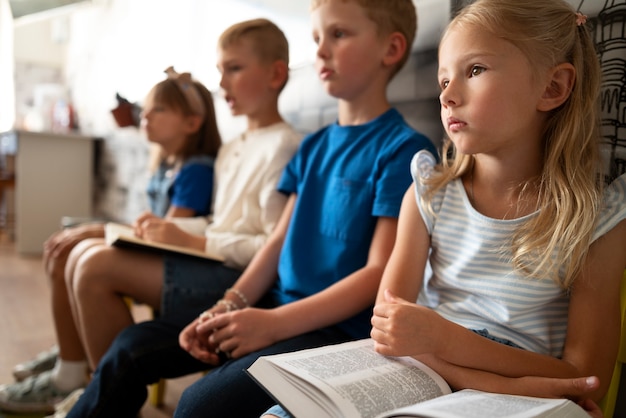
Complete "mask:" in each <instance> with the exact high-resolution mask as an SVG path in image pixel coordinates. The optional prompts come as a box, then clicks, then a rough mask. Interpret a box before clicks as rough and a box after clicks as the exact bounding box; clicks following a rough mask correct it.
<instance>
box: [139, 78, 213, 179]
mask: <svg viewBox="0 0 626 418" xmlns="http://www.w3.org/2000/svg"><path fill="white" fill-rule="evenodd" d="M192 83H193V86H194V88H195V89H196V90H197V92H198V93H199V95H200V97H201V99H202V102H203V104H204V109H205V112H204V113H205V114H204V118H203V120H202V124H201V125H200V128H199V129H198V130H197V131H196V132H194V133H192V134H190V135H189V136H188V137H187V139H186V141H185V144H184V145H183V147H182V149H181V150H180V152H179V153H178V155H176V160H177V163H178V165H180V164H181V163H182V162H183V161H185V160H187V159H189V158H190V157H193V156H197V155H208V156H210V157H213V158H215V157H216V156H217V151H218V150H219V148H220V146H221V145H222V137H221V136H220V133H219V129H218V126H217V119H216V117H215V108H214V107H213V96H212V95H211V92H209V90H208V89H207V88H206V87H205V86H204V85H203V84H202V83H200V82H199V81H197V80H192ZM146 103H148V104H150V103H151V104H156V103H158V104H160V105H162V106H165V107H167V108H170V109H173V110H175V111H177V112H180V113H182V114H183V115H185V116H192V115H195V114H196V113H197V112H195V111H194V110H193V109H192V107H191V105H190V103H189V100H187V98H186V97H185V95H184V94H183V91H182V90H181V88H180V86H179V85H178V83H177V82H176V81H175V80H174V79H171V78H168V79H166V80H163V81H161V82H159V83H157V84H156V85H155V86H154V87H152V89H151V90H150V92H149V93H148V96H147V98H146ZM165 157H166V156H165V154H164V152H163V150H162V149H161V148H160V147H155V148H153V151H152V153H151V157H150V164H149V165H150V169H151V170H152V171H153V172H154V171H155V170H156V169H157V168H158V167H159V165H160V164H161V162H162V161H163V160H164V158H165Z"/></svg>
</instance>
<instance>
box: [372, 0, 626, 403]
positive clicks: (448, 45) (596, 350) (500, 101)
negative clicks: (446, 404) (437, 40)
mask: <svg viewBox="0 0 626 418" xmlns="http://www.w3.org/2000/svg"><path fill="white" fill-rule="evenodd" d="M585 22H586V17H585V16H583V15H582V14H580V13H576V12H575V11H574V10H572V9H571V7H570V6H569V5H568V4H567V3H566V2H565V1H562V0H533V1H527V2H520V1H518V0H478V1H477V2H475V3H473V4H472V5H470V6H467V7H466V8H464V9H463V10H462V11H461V12H460V13H459V14H458V15H457V16H456V17H455V18H454V19H453V20H452V22H451V23H450V25H449V26H448V28H447V30H446V31H445V33H444V35H443V38H442V41H441V44H440V48H439V72H438V79H439V84H440V87H441V95H440V103H441V119H442V122H443V124H444V128H445V130H446V133H447V135H448V137H449V141H447V143H446V146H445V147H444V150H443V152H442V163H441V164H439V165H436V164H435V159H434V158H433V157H432V155H429V154H428V153H418V154H417V155H416V157H415V158H414V160H413V162H412V166H411V169H412V174H413V178H414V185H413V187H411V188H410V189H409V190H408V191H407V193H406V195H405V198H404V201H403V204H402V210H401V214H400V220H399V226H398V236H397V240H396V244H395V247H394V250H393V253H392V256H391V258H390V261H389V263H388V265H387V268H386V270H385V274H384V276H383V280H382V282H381V287H380V290H379V294H378V297H377V304H376V306H375V308H374V315H373V317H372V325H373V328H372V332H371V336H372V338H373V339H374V340H375V341H376V350H377V351H378V352H379V353H381V354H385V355H410V356H413V357H416V358H418V359H420V360H422V361H423V362H425V363H427V364H428V365H430V366H431V367H433V368H434V369H435V370H437V371H438V372H439V373H441V374H442V375H443V376H444V378H445V379H446V380H447V381H448V382H449V383H450V385H451V386H452V387H453V388H454V389H463V388H475V389H481V390H486V391H492V392H507V393H518V394H526V395H536V396H547V394H546V392H545V386H535V385H533V382H537V381H538V380H537V379H542V378H568V379H569V378H574V377H580V376H597V377H599V381H600V384H599V385H597V384H594V385H593V386H594V388H595V390H594V391H592V392H590V393H589V397H590V398H591V399H593V400H595V401H597V400H599V399H601V397H602V396H603V395H604V394H605V392H606V390H607V387H608V385H609V382H610V378H611V373H612V370H613V365H614V361H615V357H616V352H617V348H618V341H619V337H620V315H619V296H618V294H619V289H620V283H621V277H622V273H623V271H624V268H625V267H626V250H625V248H626V221H625V220H624V219H625V218H626V175H622V176H621V177H620V178H618V179H617V180H616V181H615V182H614V183H613V184H611V185H610V186H608V187H606V188H603V187H602V183H601V181H600V180H599V175H598V173H599V172H600V161H599V157H598V155H599V151H598V145H599V138H600V136H599V125H598V121H599V118H598V93H599V85H600V70H599V64H598V58H597V56H596V54H595V50H594V47H593V43H592V39H591V36H590V33H589V32H588V30H587V28H586V26H585ZM416 299H417V301H418V302H417V304H415V303H410V302H408V301H415V300H416ZM554 382H557V380H554ZM555 384H556V383H555ZM541 387H543V389H541ZM563 395H565V394H563Z"/></svg>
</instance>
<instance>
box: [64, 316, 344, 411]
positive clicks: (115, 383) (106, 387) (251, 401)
mask: <svg viewBox="0 0 626 418" xmlns="http://www.w3.org/2000/svg"><path fill="white" fill-rule="evenodd" d="M188 322H190V320H183V321H181V320H179V319H175V318H158V319H156V320H153V321H147V322H142V323H139V324H136V325H133V326H131V327H129V328H127V329H126V330H124V331H123V332H122V333H121V334H120V335H119V336H118V337H117V338H116V339H115V341H114V343H113V345H112V346H111V348H110V349H109V350H108V351H107V353H106V355H105V356H104V357H103V358H102V360H101V362H100V364H99V366H98V368H97V370H96V372H95V373H94V376H93V379H92V381H91V383H89V385H88V386H87V388H86V389H85V392H84V393H83V394H82V396H81V397H80V398H79V400H78V402H77V403H76V405H75V406H74V407H73V408H72V410H71V411H70V413H69V414H68V415H67V418H79V417H80V418H87V417H90V418H95V417H102V418H105V417H106V418H110V417H115V418H124V417H129V418H136V417H137V414H138V413H139V411H140V410H141V407H142V406H143V404H144V403H145V400H146V398H147V388H146V386H147V385H148V384H150V383H154V382H156V381H158V380H159V379H160V378H174V377H180V376H184V375H187V374H191V373H195V372H198V371H202V370H206V369H207V364H206V363H202V362H200V361H198V360H196V359H195V358H193V357H192V356H191V355H189V354H188V353H187V352H186V351H184V350H183V349H181V348H180V346H179V345H178V334H179V332H180V331H181V329H182V327H183V326H185V325H187V323H188ZM349 339H350V338H349V336H348V335H347V334H345V333H344V332H343V331H341V330H339V329H338V328H327V329H324V330H319V331H314V332H311V333H308V334H304V335H300V336H298V337H295V338H291V339H289V340H285V341H281V342H279V343H277V344H274V345H273V346H270V347H267V348H265V349H263V350H260V351H257V352H254V353H251V354H249V355H247V356H245V357H242V358H239V359H235V360H229V361H227V362H226V363H224V364H222V365H221V366H219V367H216V368H214V369H213V370H212V371H211V372H210V373H208V374H207V375H205V376H203V377H202V378H200V379H199V380H198V381H197V382H195V383H194V384H192V385H191V386H190V387H189V388H187V389H186V390H185V391H184V392H183V395H182V397H181V399H180V401H179V403H178V407H177V409H176V411H175V414H174V417H176V418H183V417H194V418H195V417H209V416H210V417H238V418H240V417H241V418H243V417H255V418H257V417H259V416H260V415H261V413H262V412H263V411H265V410H266V409H267V408H269V407H270V406H271V405H273V404H274V403H275V401H274V400H273V399H272V398H271V397H270V396H269V395H268V394H267V392H265V390H264V389H262V388H261V386H259V385H257V384H256V383H255V382H254V380H252V378H250V377H249V376H248V374H247V373H246V371H245V370H246V369H247V368H248V367H249V366H250V365H251V364H252V363H254V361H255V360H256V359H257V358H258V357H259V356H262V355H269V354H277V353H284V352H289V351H296V350H301V349H305V348H313V347H318V346H322V345H328V344H334V343H339V342H344V341H347V340H349Z"/></svg>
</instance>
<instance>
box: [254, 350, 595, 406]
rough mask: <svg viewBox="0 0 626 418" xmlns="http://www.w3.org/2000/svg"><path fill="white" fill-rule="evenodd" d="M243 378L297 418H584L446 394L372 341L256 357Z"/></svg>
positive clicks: (426, 371) (504, 399) (532, 401)
mask: <svg viewBox="0 0 626 418" xmlns="http://www.w3.org/2000/svg"><path fill="white" fill-rule="evenodd" d="M248 373H249V374H250V375H251V376H252V378H253V379H255V380H256V381H257V383H259V384H260V385H261V386H262V387H264V388H265V390H267V392H268V393H269V394H270V395H271V396H272V397H273V398H274V399H276V401H277V402H278V403H279V404H281V405H282V406H283V408H285V409H286V410H287V411H288V412H289V413H290V414H291V415H293V416H294V417H296V418H300V417H316V418H324V417H337V418H352V417H354V418H356V417H362V418H392V417H394V418H395V417H430V418H472V417H476V418H478V417H480V418H483V417H507V418H511V417H515V418H529V417H564V416H566V417H568V418H569V417H573V418H589V415H588V414H587V413H586V412H585V411H584V410H583V409H582V408H581V407H579V406H578V405H576V404H575V403H574V402H572V401H569V400H567V399H543V398H532V397H525V396H514V395H502V394H495V393H487V392H480V391H474V390H462V391H459V392H455V393H451V390H450V387H449V386H448V384H447V383H446V382H445V381H444V380H443V378H442V377H441V376H439V375H438V374H437V373H436V372H434V371H433V370H432V369H430V368H429V367H427V366H426V365H424V364H422V363H420V362H419V361H417V360H415V359H413V358H410V357H385V356H382V355H380V354H378V353H376V352H375V351H374V343H373V341H372V340H371V339H364V340H358V341H351V342H347V343H343V344H337V345H330V346H325V347H320V348H314V349H310V350H302V351H296V352H292V353H285V354H277V355H272V356H262V357H259V358H258V359H257V360H256V361H255V362H254V363H253V364H252V366H250V367H249V368H248Z"/></svg>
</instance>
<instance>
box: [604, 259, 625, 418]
mask: <svg viewBox="0 0 626 418" xmlns="http://www.w3.org/2000/svg"><path fill="white" fill-rule="evenodd" d="M620 298H621V301H622V303H621V310H622V312H621V314H622V335H621V337H620V345H619V351H618V353H617V360H616V361H615V369H614V370H613V377H612V378H611V385H610V386H609V390H608V392H607V393H606V395H605V396H604V399H602V402H600V408H601V409H602V412H603V413H604V416H605V418H611V417H613V414H614V413H615V403H616V402H617V395H618V391H619V383H620V379H621V377H622V364H623V363H626V270H625V271H624V278H623V280H622V288H621V291H620Z"/></svg>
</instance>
